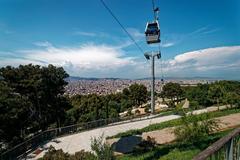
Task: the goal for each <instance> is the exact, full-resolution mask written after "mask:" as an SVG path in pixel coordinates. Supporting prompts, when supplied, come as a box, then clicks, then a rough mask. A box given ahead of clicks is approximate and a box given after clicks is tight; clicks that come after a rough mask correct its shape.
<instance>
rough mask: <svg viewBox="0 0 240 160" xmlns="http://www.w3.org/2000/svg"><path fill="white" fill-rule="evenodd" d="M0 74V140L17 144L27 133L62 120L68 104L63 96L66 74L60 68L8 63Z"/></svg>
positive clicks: (58, 123) (62, 121) (0, 70)
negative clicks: (9, 64) (16, 65)
mask: <svg viewBox="0 0 240 160" xmlns="http://www.w3.org/2000/svg"><path fill="white" fill-rule="evenodd" d="M0 76H1V77H2V79H1V80H0V141H2V142H6V143H9V142H11V144H16V143H17V142H18V141H21V139H24V138H26V137H27V135H28V134H29V133H33V132H36V131H38V130H44V129H46V128H47V127H48V126H49V125H50V124H52V123H56V124H57V125H58V126H60V125H61V124H62V123H64V121H65V116H66V114H65V110H67V109H68V108H69V106H70V104H69V103H68V101H67V99H66V98H65V97H64V96H63V93H64V86H65V85H66V84H67V82H65V80H64V79H65V78H66V77H68V74H67V73H66V72H65V71H64V70H63V68H61V67H59V68H58V67H55V66H53V65H49V66H47V67H40V66H38V65H31V64H30V65H20V66H19V67H17V68H14V67H10V66H7V67H3V68H1V69H0ZM9 144H10V143H9Z"/></svg>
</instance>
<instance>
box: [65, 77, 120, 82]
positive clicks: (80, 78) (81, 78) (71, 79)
mask: <svg viewBox="0 0 240 160" xmlns="http://www.w3.org/2000/svg"><path fill="white" fill-rule="evenodd" d="M102 79H108V80H117V79H121V78H95V77H74V76H70V77H68V78H66V81H79V80H92V81H98V80H102Z"/></svg>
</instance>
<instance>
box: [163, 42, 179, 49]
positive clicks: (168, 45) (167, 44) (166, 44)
mask: <svg viewBox="0 0 240 160" xmlns="http://www.w3.org/2000/svg"><path fill="white" fill-rule="evenodd" d="M160 45H161V47H163V48H167V47H171V46H174V45H175V43H173V42H167V43H161V44H160Z"/></svg>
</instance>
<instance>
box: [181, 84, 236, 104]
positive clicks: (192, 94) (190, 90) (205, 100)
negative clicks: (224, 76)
mask: <svg viewBox="0 0 240 160" xmlns="http://www.w3.org/2000/svg"><path fill="white" fill-rule="evenodd" d="M183 89H184V93H185V97H186V98H188V99H189V100H190V107H192V108H199V107H208V106H212V105H217V106H219V105H220V104H222V105H224V104H225V105H226V104H229V105H231V106H232V105H237V106H240V82H238V81H219V82H215V83H212V84H198V85H197V86H196V87H195V86H193V87H184V88H183Z"/></svg>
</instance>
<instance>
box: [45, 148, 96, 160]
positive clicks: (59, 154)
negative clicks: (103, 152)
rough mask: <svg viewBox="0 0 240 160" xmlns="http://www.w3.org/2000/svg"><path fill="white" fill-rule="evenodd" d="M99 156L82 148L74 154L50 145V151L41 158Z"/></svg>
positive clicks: (91, 159) (58, 159)
mask: <svg viewBox="0 0 240 160" xmlns="http://www.w3.org/2000/svg"><path fill="white" fill-rule="evenodd" d="M96 159H97V157H96V156H95V155H94V154H93V153H91V152H85V151H84V150H81V151H79V152H76V153H75V154H74V155H70V154H68V153H65V152H63V150H62V149H59V150H56V149H55V148H54V147H53V146H50V147H49V149H48V152H47V153H46V154H45V155H44V156H43V158H41V160H96Z"/></svg>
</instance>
